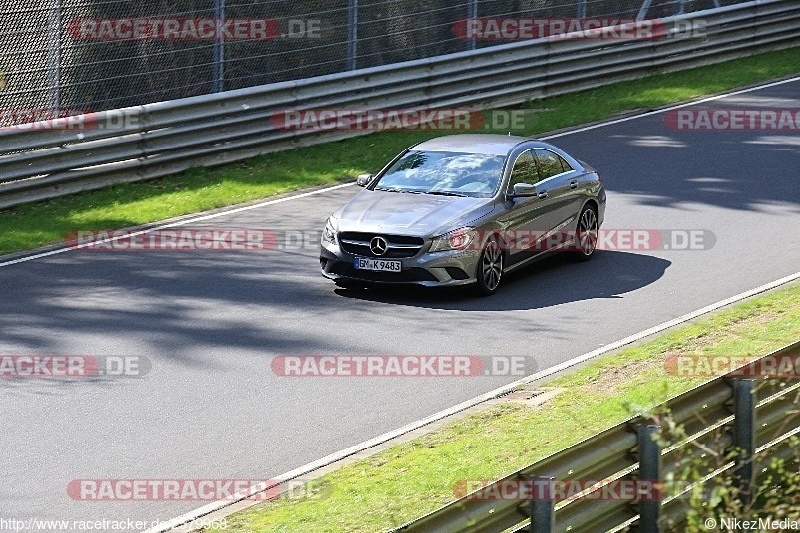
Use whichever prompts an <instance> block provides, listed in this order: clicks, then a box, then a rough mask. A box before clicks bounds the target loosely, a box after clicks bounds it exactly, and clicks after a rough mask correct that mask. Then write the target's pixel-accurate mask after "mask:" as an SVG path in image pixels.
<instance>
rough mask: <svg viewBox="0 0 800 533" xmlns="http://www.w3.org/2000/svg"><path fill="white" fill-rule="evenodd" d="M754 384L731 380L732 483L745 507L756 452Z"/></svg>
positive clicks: (747, 380)
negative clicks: (733, 452)
mask: <svg viewBox="0 0 800 533" xmlns="http://www.w3.org/2000/svg"><path fill="white" fill-rule="evenodd" d="M754 384H755V381H754V380H752V379H734V380H733V446H734V449H736V451H737V452H738V455H737V456H736V468H735V469H734V473H733V481H734V484H735V486H736V487H737V488H738V489H739V499H740V500H741V501H742V503H744V504H745V505H747V504H748V503H750V501H751V500H752V494H751V492H750V482H751V480H752V479H753V454H754V453H755V451H756V432H755V420H756V416H755V414H756V413H755V410H756V400H755V394H754V393H753V387H754Z"/></svg>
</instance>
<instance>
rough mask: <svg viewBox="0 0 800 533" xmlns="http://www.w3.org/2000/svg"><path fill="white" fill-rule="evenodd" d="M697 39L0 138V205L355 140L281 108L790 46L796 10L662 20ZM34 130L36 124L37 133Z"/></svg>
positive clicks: (474, 57) (387, 73)
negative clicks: (291, 124)
mask: <svg viewBox="0 0 800 533" xmlns="http://www.w3.org/2000/svg"><path fill="white" fill-rule="evenodd" d="M692 21H703V22H704V23H705V28H704V33H705V34H704V37H703V38H702V39H697V38H663V39H653V40H636V41H608V40H605V41H599V40H596V39H563V38H545V39H538V40H532V41H524V42H516V43H511V44H507V45H502V46H494V47H489V48H485V49H480V50H474V51H468V52H461V53H457V54H450V55H446V56H439V57H433V58H428V59H422V60H417V61H409V62H406V63H399V64H395V65H390V66H385V67H375V68H370V69H364V70H357V71H353V72H348V73H341V74H333V75H328V76H320V77H315V78H308V79H303V80H298V81H292V82H285V83H276V84H271V85H264V86H260V87H253V88H249V89H241V90H237V91H230V92H224V93H219V94H213V95H205V96H199V97H193V98H186V99H181V100H173V101H168V102H161V103H154V104H148V105H144V106H139V107H133V108H126V109H121V110H114V111H103V112H100V113H97V115H96V116H95V117H92V120H95V119H96V120H97V121H98V122H99V123H101V124H107V123H113V122H115V121H119V120H121V119H124V120H123V123H122V124H121V125H120V126H119V127H113V128H107V129H100V128H97V129H87V130H83V131H72V130H56V129H51V130H49V131H47V130H46V129H41V128H40V127H37V126H38V125H37V124H34V125H31V126H30V128H29V129H27V130H20V129H15V128H11V129H7V130H4V131H0V208H3V207H9V206H13V205H16V204H19V203H23V202H28V201H33V200H40V199H46V198H53V197H56V196H62V195H65V194H70V193H73V192H78V191H82V190H87V189H95V188H99V187H103V186H106V185H109V184H114V183H124V182H130V181H138V180H143V179H149V178H154V177H159V176H164V175H167V174H172V173H175V172H179V171H181V170H185V169H187V168H190V167H196V166H214V165H220V164H224V163H229V162H231V161H237V160H241V159H245V158H248V157H253V156H256V155H260V154H264V153H268V152H272V151H277V150H282V149H287V148H293V147H298V146H308V145H312V144H316V143H321V142H328V141H332V140H337V139H341V138H344V137H352V136H355V135H359V134H363V133H364V132H359V131H333V132H330V131H329V132H319V131H287V130H282V129H280V128H275V127H274V125H273V124H272V123H271V122H270V117H272V116H273V114H274V113H275V112H277V111H285V110H288V109H301V110H302V109H331V108H333V109H362V110H363V109H408V108H415V109H443V108H461V109H464V108H470V109H476V110H480V109H489V108H497V107H503V106H508V105H513V104H518V103H521V102H524V101H526V100H528V99H531V98H541V97H545V96H551V95H558V94H564V93H568V92H573V91H578V90H582V89H587V88H591V87H597V86H600V85H605V84H608V83H612V82H616V81H621V80H627V79H632V78H636V77H640V76H643V75H647V74H653V73H657V72H669V71H675V70H681V69H686V68H691V67H696V66H701V65H706V64H710V63H716V62H719V61H724V60H728V59H732V58H736V57H741V56H745V55H750V54H753V53H757V52H762V51H766V50H773V49H778V48H785V47H788V46H793V45H795V46H796V45H797V32H798V30H800V3H798V2H796V1H795V0H766V1H752V2H747V3H743V4H736V5H732V6H728V7H722V8H715V9H710V10H707V11H701V12H696V13H692V14H690V15H681V16H676V17H670V18H666V19H663V23H664V24H665V27H666V30H667V32H668V34H670V35H677V34H680V32H681V29H682V28H685V26H686V24H687V23H690V22H692ZM41 127H42V128H44V125H42V126H41Z"/></svg>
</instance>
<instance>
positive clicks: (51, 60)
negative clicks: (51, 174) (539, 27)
mask: <svg viewBox="0 0 800 533" xmlns="http://www.w3.org/2000/svg"><path fill="white" fill-rule="evenodd" d="M742 1H744V0H462V1H458V2H453V1H451V0H304V1H296V0H295V1H288V0H260V1H259V0H137V1H135V2H134V1H131V0H5V1H4V2H3V5H2V7H0V126H7V125H11V124H19V123H25V122H30V121H32V120H35V119H43V118H52V116H53V115H55V116H59V115H61V116H64V115H68V114H74V113H75V112H76V111H77V110H90V111H101V110H107V109H115V108H120V107H127V106H134V105H141V104H145V103H150V102H157V101H164V100H171V99H175V98H183V97H190V96H197V95H203V94H208V93H212V92H219V91H227V90H233V89H239V88H243V87H251V86H255V85H261V84H267V83H275V82H281V81H287V80H295V79H300V78H307V77H312V76H319V75H324V74H331V73H337V72H342V71H347V70H353V69H360V68H366V67H373V66H378V65H388V64H392V63H397V62H400V61H408V60H413V59H419V58H424V57H431V56H437V55H442V54H450V53H454V52H460V51H464V50H470V49H474V48H480V47H485V46H496V45H498V44H503V43H504V42H507V41H508V39H504V38H496V39H488V38H487V39H477V38H471V37H465V35H464V34H463V33H462V32H459V31H458V27H459V24H461V25H462V26H463V24H464V22H465V21H466V20H476V19H478V18H484V19H485V18H493V19H495V20H502V19H504V18H515V19H521V18H534V19H537V20H555V19H558V20H565V19H567V20H572V19H586V18H594V19H598V18H603V19H612V20H613V19H616V18H620V19H634V18H637V17H638V18H647V19H653V18H658V17H665V16H670V15H674V14H678V13H682V12H691V11H697V10H702V9H708V8H712V7H718V6H720V5H729V4H735V3H740V2H742Z"/></svg>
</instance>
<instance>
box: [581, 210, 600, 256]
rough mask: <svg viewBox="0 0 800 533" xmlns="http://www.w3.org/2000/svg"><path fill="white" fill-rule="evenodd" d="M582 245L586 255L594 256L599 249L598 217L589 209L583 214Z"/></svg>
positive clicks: (582, 250)
mask: <svg viewBox="0 0 800 533" xmlns="http://www.w3.org/2000/svg"><path fill="white" fill-rule="evenodd" d="M579 239H580V245H581V252H583V254H584V255H592V253H594V250H595V248H596V247H597V215H595V214H594V211H592V210H591V209H587V210H586V211H584V212H583V215H582V216H581V222H580V235H579Z"/></svg>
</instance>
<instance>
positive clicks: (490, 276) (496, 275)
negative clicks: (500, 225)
mask: <svg viewBox="0 0 800 533" xmlns="http://www.w3.org/2000/svg"><path fill="white" fill-rule="evenodd" d="M502 276H503V253H502V251H501V250H500V246H499V245H498V244H497V241H495V240H492V241H489V243H488V244H487V245H486V250H485V251H484V253H483V282H484V283H485V284H486V288H487V289H489V290H490V291H493V290H495V289H496V288H497V287H498V285H500V278H501V277H502Z"/></svg>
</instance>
